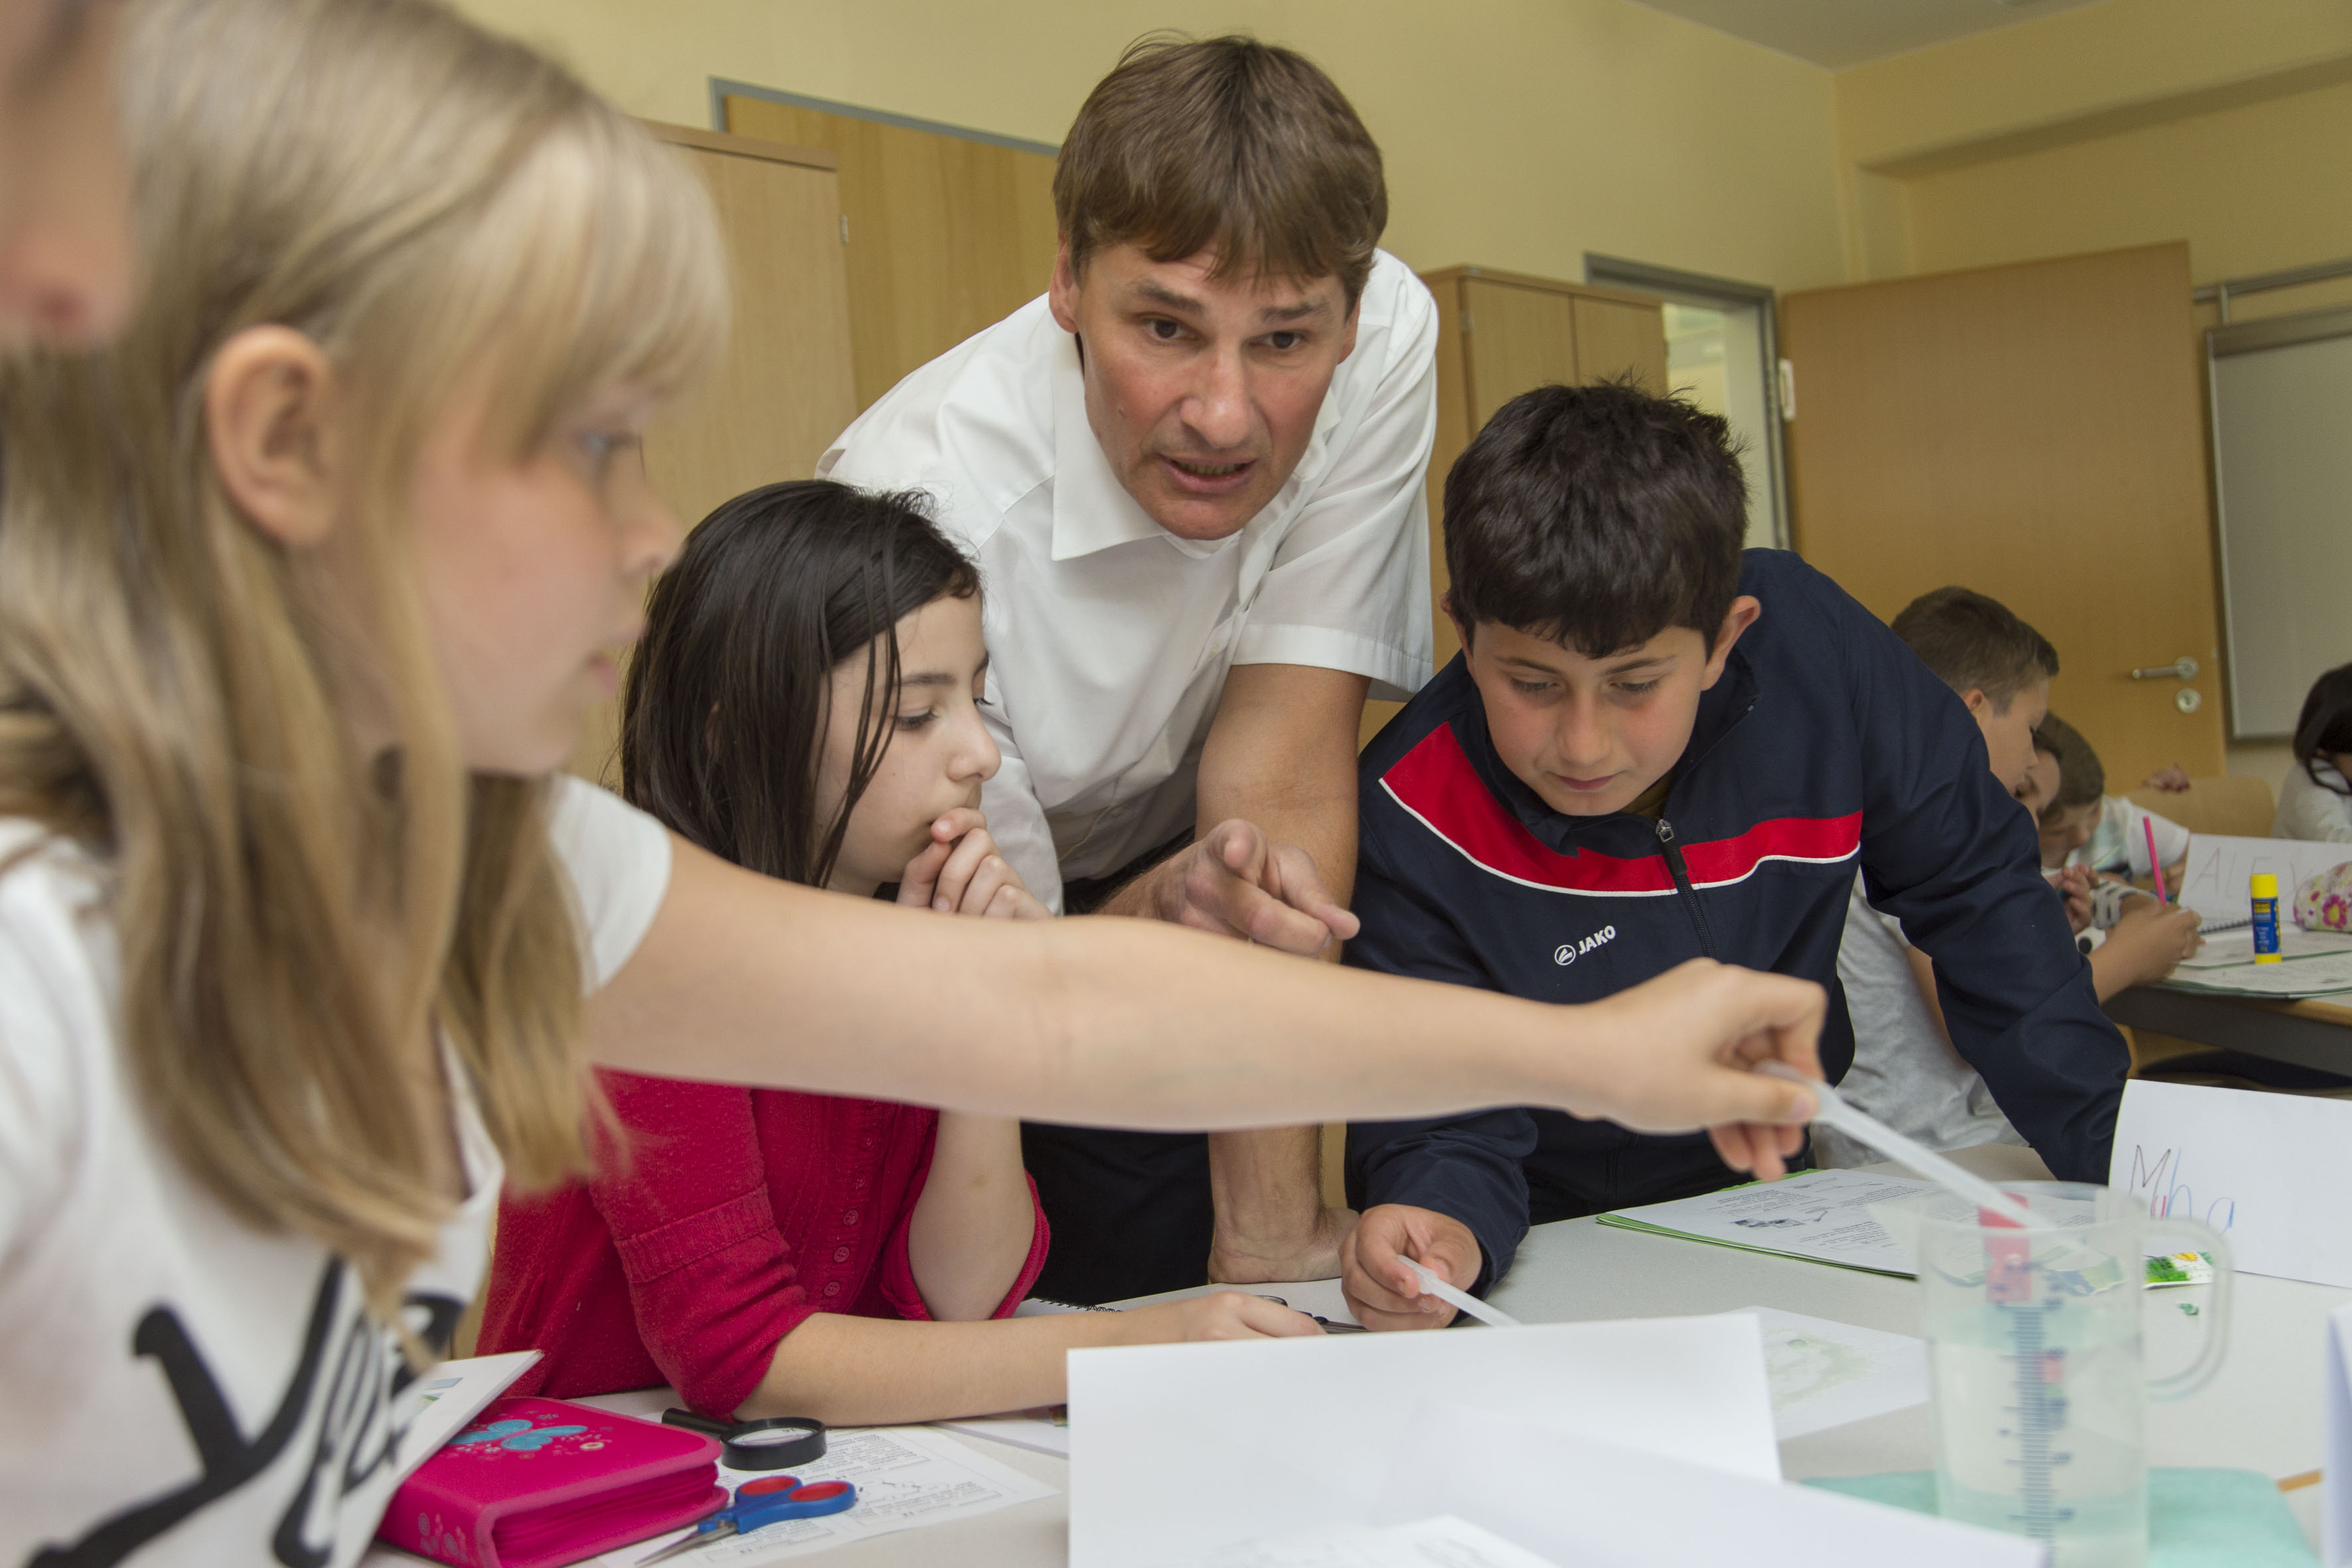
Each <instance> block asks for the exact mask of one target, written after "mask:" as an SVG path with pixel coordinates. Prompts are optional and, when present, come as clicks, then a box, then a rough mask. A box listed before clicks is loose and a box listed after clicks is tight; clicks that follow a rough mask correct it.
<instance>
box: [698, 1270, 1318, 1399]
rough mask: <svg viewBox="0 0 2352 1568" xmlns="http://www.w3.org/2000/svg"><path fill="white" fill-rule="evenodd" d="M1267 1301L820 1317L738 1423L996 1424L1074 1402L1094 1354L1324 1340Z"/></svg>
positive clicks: (792, 1345)
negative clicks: (1075, 1385)
mask: <svg viewBox="0 0 2352 1568" xmlns="http://www.w3.org/2000/svg"><path fill="white" fill-rule="evenodd" d="M1321 1332H1322V1330H1321V1329H1319V1328H1318V1327H1316V1325H1315V1320H1313V1319H1312V1318H1309V1317H1307V1316H1306V1315H1305V1314H1303V1313H1299V1312H1294V1311H1292V1310H1290V1309H1289V1308H1287V1307H1282V1306H1277V1305H1276V1304H1275V1303H1274V1302H1272V1301H1270V1300H1266V1299H1265V1297H1263V1296H1251V1295H1246V1294H1244V1293H1243V1292H1241V1291H1238V1290H1223V1291H1219V1292H1218V1293H1216V1294H1215V1295H1212V1296H1201V1297H1196V1298H1194V1299H1193V1300H1189V1301H1164V1302H1161V1303H1160V1304H1159V1305H1157V1306H1150V1307H1137V1308H1133V1309H1130V1310H1127V1311H1124V1312H1056V1313H1054V1314H1052V1315H1051V1316H1048V1317H1043V1318H1011V1319H1006V1320H1004V1321H999V1322H989V1323H909V1322H902V1321H898V1320H897V1319H891V1318H852V1317H845V1316H841V1315H837V1314H835V1313H831V1312H819V1313H818V1314H817V1315H816V1316H814V1317H813V1318H810V1319H808V1320H807V1321H804V1322H803V1323H802V1324H801V1325H800V1326H799V1327H798V1328H796V1329H794V1330H793V1331H792V1332H791V1333H789V1334H786V1335H785V1336H784V1337H783V1339H782V1341H781V1342H779V1343H778V1344H777V1346H776V1350H775V1355H774V1359H773V1360H772V1361H771V1362H770V1363H769V1364H768V1375H767V1376H766V1377H765V1378H763V1379H762V1380H761V1383H760V1384H759V1386H758V1387H757V1388H755V1389H754V1390H753V1391H752V1393H751V1397H750V1398H748V1399H746V1400H745V1401H744V1402H743V1403H742V1405H740V1406H739V1407H738V1408H737V1409H736V1411H735V1413H734V1414H735V1415H736V1416H737V1417H738V1418H739V1419H742V1420H751V1419H753V1418H755V1417H758V1416H761V1415H813V1416H814V1417H816V1418H817V1419H818V1420H820V1421H823V1422H825V1423H827V1424H829V1425H832V1426H896V1425H899V1424H901V1423H905V1422H909V1421H945V1420H950V1419H952V1418H954V1417H956V1416H959V1415H996V1414H998V1413H1000V1412H1003V1411H1008V1410H1026V1409H1028V1408H1030V1407H1032V1406H1034V1405H1059V1404H1061V1403H1062V1402H1063V1401H1064V1400H1065V1399H1066V1398H1067V1397H1068V1396H1069V1381H1068V1377H1067V1374H1066V1372H1065V1371H1064V1368H1065V1366H1066V1362H1065V1360H1064V1356H1065V1354H1066V1352H1069V1351H1073V1350H1079V1349H1084V1348H1087V1347H1089V1346H1094V1345H1149V1344H1166V1343H1169V1342H1174V1341H1179V1340H1246V1339H1265V1338H1272V1337H1280V1336H1284V1335H1292V1334H1319V1333H1321Z"/></svg>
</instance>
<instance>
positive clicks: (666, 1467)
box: [376, 1399, 727, 1568]
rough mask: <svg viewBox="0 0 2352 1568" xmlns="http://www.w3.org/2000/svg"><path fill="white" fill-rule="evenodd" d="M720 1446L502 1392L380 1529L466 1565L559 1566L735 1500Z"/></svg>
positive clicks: (400, 1497) (396, 1498)
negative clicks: (725, 1481) (722, 1475)
mask: <svg viewBox="0 0 2352 1568" xmlns="http://www.w3.org/2000/svg"><path fill="white" fill-rule="evenodd" d="M726 1503H727V1492H726V1489H725V1488H723V1487H721V1486H719V1445H718V1444H717V1443H715V1442H713V1441H711V1440H710V1439H709V1438H708V1437H705V1436H701V1435H700V1434H699V1433H695V1432H688V1431H684V1430H681V1429H680V1428H678V1427H676V1426H656V1425H655V1424H654V1423H653V1422H650V1421H639V1420H635V1419H634V1418H632V1417H630V1416H626V1415H612V1414H610V1413H608V1412H606V1411H603V1410H593V1409H591V1408H589V1407H588V1406H587V1405H573V1404H572V1403H570V1402H569V1401H567V1400H562V1399H500V1400H497V1401H494V1402H493V1403H492V1404H491V1405H490V1406H489V1407H488V1409H486V1410H484V1411H483V1412H482V1413H481V1415H478V1416H476V1417H475V1418H474V1424H473V1425H472V1426H468V1427H467V1428H466V1429H465V1430H464V1431H463V1432H460V1433H458V1434H457V1436H455V1437H452V1438H451V1439H449V1441H448V1443H447V1444H446V1445H445V1446H444V1447H442V1448H441V1450H440V1451H439V1452H438V1453H436V1454H435V1455H434V1456H433V1457H432V1458H429V1459H427V1460H425V1462H424V1463H423V1464H422V1465H419V1466H418V1467H417V1468H416V1473H415V1475H413V1476H411V1477H409V1478H408V1479H407V1481H406V1482H405V1483H404V1485H403V1486H402V1487H401V1489H399V1490H398V1491H396V1492H394V1493H393V1494H392V1506H391V1507H390V1508H388V1509H387V1510H384V1516H383V1525H382V1526H381V1527H380V1528H379V1529H378V1530H377V1531H376V1535H377V1538H378V1539H379V1540H383V1541H387V1542H391V1543H392V1544H393V1545H394V1546H397V1547H400V1548H402V1549H404V1550H405V1551H409V1552H415V1553H416V1554H417V1555H419V1556H421V1557H430V1558H432V1559H434V1560H435V1561H436V1562H439V1563H457V1564H459V1565H460V1568H555V1565H556V1564H559V1563H577V1562H579V1561H580V1560H581V1559H583V1558H585V1557H593V1556H595V1555H597V1554H598V1553H599V1552H610V1551H611V1550H612V1549H613V1548H614V1547H616V1546H626V1545H627V1544H629V1542H633V1541H644V1540H646V1539H648V1538H649V1537H652V1536H656V1535H659V1534H662V1533H663V1532H664V1531H671V1530H676V1529H677V1528H679V1527H680V1526H681V1525H687V1524H691V1523H693V1522H694V1521H696V1520H698V1519H700V1518H702V1517H703V1516H704V1515H706V1514H708V1513H710V1512H712V1511H713V1510H717V1509H720V1508H723V1507H725V1506H726Z"/></svg>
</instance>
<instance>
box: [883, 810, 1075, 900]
mask: <svg viewBox="0 0 2352 1568" xmlns="http://www.w3.org/2000/svg"><path fill="white" fill-rule="evenodd" d="M898 901H899V902H900V903H902V904H907V905H911V906H913V907H914V908H917V909H925V908H929V909H933V910H939V911H940V913H941V914H950V915H986V916H989V917H991V918H992V919H996V920H1026V921H1042V920H1050V919H1052V918H1053V911H1052V910H1048V909H1047V908H1046V907H1045V905H1044V904H1042V903H1040V902H1039V901H1038V900H1037V898H1036V895H1034V893H1032V892H1030V891H1029V887H1028V884H1027V883H1025V882H1024V881H1022V879H1021V874H1020V873H1019V872H1018V871H1015V870H1014V869H1013V868H1012V866H1011V865H1010V864H1008V863H1007V862H1006V860H1005V858H1004V857H1003V856H1002V855H1000V854H998V853H997V852H996V840H994V839H993V838H991V837H989V836H988V818H986V817H985V816H982V815H981V814H980V813H979V812H978V811H975V810H973V809H972V808H971V806H968V805H960V806H958V807H956V808H955V809H954V810H953V811H950V812H949V813H948V814H947V815H946V816H942V817H940V819H939V820H938V821H937V822H934V823H932V824H931V842H930V843H929V844H928V845H926V846H925V847H923V849H922V851H921V852H920V853H919V854H918V855H917V856H916V857H915V858H913V859H912V860H909V861H908V862H907V869H906V870H905V871H904V872H903V873H902V874H901V875H900V876H899V878H898Z"/></svg>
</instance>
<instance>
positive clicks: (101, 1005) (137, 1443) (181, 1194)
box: [0, 780, 670, 1568]
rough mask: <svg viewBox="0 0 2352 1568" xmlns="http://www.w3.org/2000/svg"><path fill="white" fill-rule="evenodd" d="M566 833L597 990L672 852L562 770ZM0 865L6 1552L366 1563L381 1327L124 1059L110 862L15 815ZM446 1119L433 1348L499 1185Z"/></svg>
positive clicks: (474, 1266)
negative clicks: (447, 1157)
mask: <svg viewBox="0 0 2352 1568" xmlns="http://www.w3.org/2000/svg"><path fill="white" fill-rule="evenodd" d="M555 842H556V846H557V850H558V854H559V857H560V858H562V861H563V863H564V865H565V867H566V868H567V869H568V870H569V871H570V872H571V874H572V884H573V888H574V890H575V892H576V893H577V895H578V902H579V907H580V915H581V922H582V931H583V942H582V945H583V952H584V953H585V954H586V955H587V957H586V963H587V967H588V971H589V978H590V982H591V984H592V986H593V985H597V984H603V983H604V981H605V980H606V979H609V978H610V977H611V976H612V974H613V973H614V972H615V971H617V970H618V969H619V968H620V966H621V965H622V963H625V962H626V960H627V959H628V956H629V954H630V953H631V952H635V949H636V945H637V943H638V942H639V941H640V940H642V939H643V937H644V935H645V932H646V928H647V927H648V926H650V925H651V924H652V923H653V918H654V914H655V912H656V910H658V909H659V907H660V905H661V900H662V898H663V895H664V893H665V892H666V891H667V887H668V881H669V863H670V862H669V842H668V838H667V835H666V834H665V833H664V832H663V831H662V829H661V827H660V826H658V825H657V824H656V823H655V822H654V821H653V820H652V819H651V818H650V817H647V816H644V815H643V814H642V813H639V812H637V811H635V810H633V809H632V808H630V807H629V806H627V805H624V804H623V803H622V802H621V801H620V800H618V799H617V798H615V797H614V796H613V795H608V794H606V793H605V792H604V791H602V790H598V789H594V788H593V787H591V786H589V785H587V784H582V783H580V782H579V781H577V780H567V781H565V783H564V784H562V786H561V793H560V795H559V798H558V802H557V809H556V814H555ZM12 861H13V863H10V862H12ZM0 864H7V865H8V868H7V869H6V870H5V873H0V1563H7V1564H16V1563H26V1564H31V1563H38V1564H42V1565H43V1568H68V1565H71V1568H98V1565H100V1564H110V1563H142V1564H144V1563H204V1564H207V1565H209V1564H214V1563H222V1564H231V1563H235V1564H244V1563H255V1564H268V1563H281V1564H287V1565H289V1568H329V1565H331V1564H348V1563H354V1562H356V1561H357V1560H358V1559H359V1557H360V1556H361V1554H362V1552H364V1551H365V1550H366V1548H367V1543H368V1542H369V1540H370V1538H371V1537H373V1535H374V1533H375V1529H376V1524H377V1521H378V1520H379V1519H380V1518H381V1517H382V1516H383V1510H384V1506H385V1504H386V1503H387V1502H388V1501H389V1500H390V1496H391V1491H392V1483H393V1479H394V1474H395V1472H396V1469H397V1455H398V1448H399V1443H400V1439H401V1436H402V1432H401V1431H397V1430H394V1427H393V1424H392V1420H391V1415H390V1412H391V1409H392V1405H393V1395H394V1394H395V1393H397V1392H398V1391H399V1389H401V1388H402V1387H403V1386H404V1385H405V1384H407V1382H408V1381H409V1378H410V1376H411V1374H410V1373H409V1371H408V1368H407V1366H406V1363H404V1360H403V1358H402V1355H401V1353H400V1349H399V1345H398V1342H397V1341H396V1339H395V1338H394V1335H393V1334H391V1333H390V1332H388V1331H386V1329H385V1328H384V1327H383V1325H382V1324H380V1323H378V1322H376V1321H374V1320H373V1318H372V1317H371V1316H370V1315H369V1314H368V1312H367V1310H366V1309H365V1306H364V1304H363V1300H362V1293H361V1289H360V1282H359V1277H358V1275H357V1274H356V1273H355V1272H354V1271H353V1270H352V1268H350V1267H349V1266H348V1265H346V1264H345V1263H344V1262H343V1261H342V1260H341V1258H336V1257H334V1256H332V1255H331V1254H330V1253H329V1252H328V1251H327V1250H326V1248H324V1247H321V1246H320V1245H319V1244H318V1243H317V1242H315V1241H312V1240H310V1239H309V1238H307V1237H300V1236H296V1235H290V1234H283V1233H279V1234H269V1233H264V1232H260V1231H256V1230H254V1229H252V1228H250V1227H248V1226H246V1225H244V1224H243V1223H241V1222H239V1221H238V1220H237V1219H236V1218H235V1217H234V1216H232V1215H230V1214H229V1213H228V1211H227V1210H226V1209H225V1208H224V1207H222V1205H220V1204H219V1203H218V1202H217V1201H216V1200H215V1199H214V1198H213V1197H212V1196H211V1194H209V1193H208V1192H207V1191H206V1190H205V1189H204V1188H203V1187H201V1186H199V1185H198V1184H196V1183H195V1181H194V1180H193V1179H192V1178H191V1177H190V1176H189V1174H188V1173H187V1172H186V1170H185V1169H184V1167H182V1165H181V1164H180V1163H179V1162H178V1160H177V1158H176V1157H175V1156H174V1155H173V1153H172V1152H171V1151H170V1150H169V1149H168V1148H167V1147H166V1146H165V1145H164V1143H163V1142H162V1141H161V1140H160V1139H159V1138H158V1137H157V1136H156V1134H155V1132H154V1131H153V1130H152V1126H151V1124H150V1123H149V1121H148V1120H147V1118H146V1116H145V1115H144V1113H143V1111H142V1108H141V1104H140V1100H139V1096H138V1092H137V1089H136V1086H135V1085H134V1084H133V1083H132V1082H131V1079H130V1076H129V1073H128V1071H127V1068H126V1064H125V1062H124V1060H123V1058H122V1055H121V1052H120V1051H119V1050H118V1048H117V1032H116V1027H115V1020H116V1013H117V1009H116V1000H117V994H118V982H119V970H118V963H117V957H116V949H115V941H114V932H113V929H112V927H111V925H110V923H109V922H108V920H107V918H106V914H105V905H104V900H103V889H104V878H105V872H104V868H103V867H102V866H100V865H99V864H98V863H97V862H95V861H93V860H92V859H91V858H89V856H87V855H85V854H84V853H83V852H82V851H80V850H79V849H78V848H76V847H73V846H72V845H69V844H67V843H65V842H62V841H60V840H58V839H56V838H48V837H44V835H43V833H42V830H41V829H39V828H38V827H37V826H33V825H31V824H27V823H25V822H23V821H21V820H16V821H5V822H0ZM456 1130H457V1139H458V1144H459V1147H460V1150H461V1152H462V1153H463V1155H464V1159H465V1165H466V1176H467V1183H468V1190H469V1192H470V1193H471V1194H472V1195H471V1196H470V1197H469V1198H468V1199H467V1202H466V1204H465V1205H464V1206H463V1208H462V1209H461V1210H460V1211H459V1212H458V1214H457V1216H456V1218H455V1219H453V1220H452V1221H451V1223H450V1224H449V1226H447V1227H446V1229H445V1230H444V1232H443V1233H442V1237H441V1246H440V1251H439V1255H438V1256H437V1257H436V1258H434V1260H433V1261H432V1263H431V1264H430V1265H428V1266H427V1267H425V1268H421V1269H419V1270H418V1271H417V1273H416V1274H415V1277H414V1278H413V1279H411V1280H410V1281H409V1282H408V1286H407V1289H406V1293H405V1294H406V1302H407V1306H406V1314H407V1317H408V1321H409V1326H410V1327H412V1328H413V1329H414V1330H415V1331H416V1332H417V1333H418V1334H420V1335H421V1336H422V1337H423V1338H424V1340H425V1342H426V1343H428V1344H430V1345H433V1346H435V1347H436V1348H438V1347H440V1346H442V1345H446V1343H447V1342H448V1338H449V1334H450V1331H452V1330H453V1329H454V1328H455V1327H456V1325H457V1318H458V1315H459V1314H460V1313H461V1312H462V1311H464V1310H465V1308H466V1305H467V1302H468V1301H469V1300H472V1298H473V1295H474V1291H475V1289H476V1287H477V1286H478V1283H479V1282H480V1279H481V1277H482V1271H483V1267H484V1264H485V1262H486V1261H487V1258H486V1253H487V1247H488V1223H489V1217H490V1214H491V1211H492V1208H493V1206H494V1205H496V1203H497V1202H498V1189H499V1175H500V1167H499V1157H498V1152H497V1151H496V1149H495V1148H493V1147H492V1146H491V1144H490V1142H489V1140H488V1136H487V1135H486V1134H485V1132H484V1131H483V1128H482V1124H481V1121H480V1118H479V1117H478V1114H477V1113H476V1110H475V1107H474V1105H473V1103H472V1101H471V1100H470V1099H469V1098H464V1097H461V1103H460V1104H459V1105H458V1107H457V1113H456Z"/></svg>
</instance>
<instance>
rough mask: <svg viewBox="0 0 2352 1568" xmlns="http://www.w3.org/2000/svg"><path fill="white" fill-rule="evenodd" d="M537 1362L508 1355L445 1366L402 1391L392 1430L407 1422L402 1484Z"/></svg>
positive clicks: (532, 1355) (532, 1354)
mask: <svg viewBox="0 0 2352 1568" xmlns="http://www.w3.org/2000/svg"><path fill="white" fill-rule="evenodd" d="M538 1359H539V1352H537V1351H509V1352H508V1353H506V1354H505V1355H478V1356H468V1357H467V1358H466V1359H465V1360H463V1361H445V1362H443V1363H440V1364H439V1365H437V1366H436V1367H434V1368H433V1370H432V1371H430V1372H428V1373H425V1375H424V1376H423V1377H420V1378H418V1379H417V1380H416V1381H415V1383H412V1384H409V1385H408V1386H407V1387H406V1388H404V1389H402V1390H401V1391H400V1398H399V1401H398V1407H399V1408H398V1413H396V1414H395V1415H394V1418H393V1419H394V1426H399V1425H400V1424H401V1423H402V1422H404V1421H405V1422H406V1424H407V1428H408V1429H407V1431H406V1432H404V1434H402V1436H401V1439H400V1479H402V1480H406V1479H408V1477H409V1475H410V1473H411V1472H413V1471H414V1470H415V1468H416V1467H417V1466H419V1465H421V1464H423V1463H424V1462H425V1460H427V1459H429V1458H432V1457H433V1456H434V1454H435V1453H436V1452H438V1451H439V1449H440V1447H441V1445H443V1444H444V1443H446V1442H447V1441H448V1440H449V1439H450V1438H452V1437H454V1436H457V1433H458V1431H459V1430H460V1429H461V1428H462V1427H464V1426H465V1425H466V1423H467V1422H468V1421H471V1420H472V1419H473V1418H474V1417H475V1416H477V1415H480V1414H481V1413H482V1407H483V1406H484V1405H488V1404H489V1402H490V1401H491V1400H493V1399H496V1398H497V1397H498V1396H499V1394H504V1393H505V1392H506V1391H507V1389H508V1388H509V1387H510V1386H511V1385H512V1384H513V1383H514V1380H515V1379H516V1378H519V1377H520V1376H521V1375H522V1374H523V1373H524V1372H526V1371H527V1370H529V1368H530V1364H531V1363H533V1362H535V1361H537V1360H538ZM411 1412H413V1413H414V1414H413V1415H411V1414H410V1413H411Z"/></svg>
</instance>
